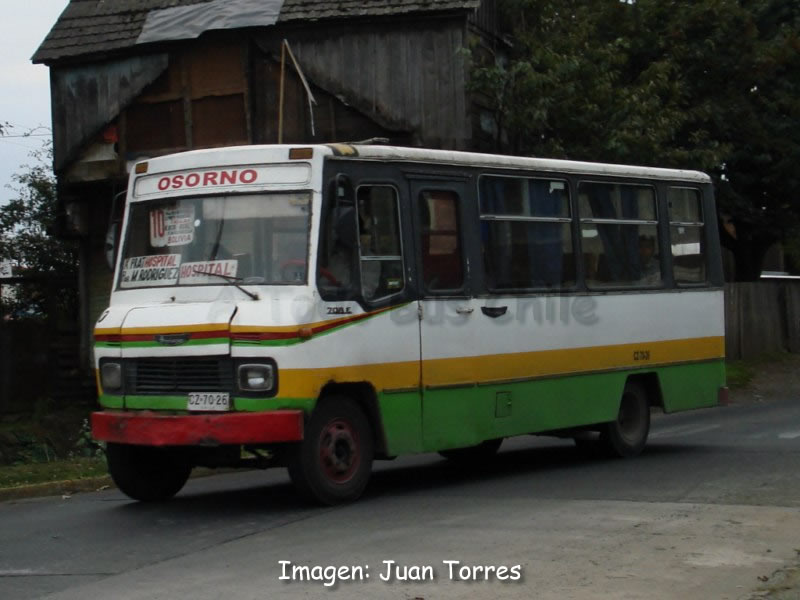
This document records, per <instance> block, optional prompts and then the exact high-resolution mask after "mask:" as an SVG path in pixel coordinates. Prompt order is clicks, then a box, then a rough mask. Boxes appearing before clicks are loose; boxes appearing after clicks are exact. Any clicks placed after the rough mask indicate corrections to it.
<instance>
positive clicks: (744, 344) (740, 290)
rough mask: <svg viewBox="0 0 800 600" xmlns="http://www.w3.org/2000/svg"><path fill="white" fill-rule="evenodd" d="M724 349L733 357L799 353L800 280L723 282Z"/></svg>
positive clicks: (729, 356)
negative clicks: (724, 283)
mask: <svg viewBox="0 0 800 600" xmlns="http://www.w3.org/2000/svg"><path fill="white" fill-rule="evenodd" d="M725 352H726V355H727V356H728V358H732V359H741V358H753V357H756V356H759V355H762V354H770V353H777V352H800V281H759V282H752V283H729V284H726V285H725Z"/></svg>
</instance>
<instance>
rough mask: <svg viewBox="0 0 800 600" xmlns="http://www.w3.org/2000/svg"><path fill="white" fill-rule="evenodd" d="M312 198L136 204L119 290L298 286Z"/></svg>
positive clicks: (230, 198) (297, 194)
mask: <svg viewBox="0 0 800 600" xmlns="http://www.w3.org/2000/svg"><path fill="white" fill-rule="evenodd" d="M310 228H311V193H310V192H292V193H274V194H263V193H262V194H246V195H227V196H213V197H209V196H192V197H183V198H179V199H169V200H154V201H148V202H137V203H133V204H132V205H131V208H130V217H129V219H128V227H127V232H126V235H125V243H124V246H123V255H122V262H121V263H120V273H119V280H118V287H119V288H121V289H131V288H145V287H164V286H178V285H181V286H183V285H234V284H236V285H238V284H241V283H246V284H268V285H280V284H283V285H303V284H305V283H306V282H307V270H308V269H307V265H308V254H309V250H308V248H309V231H310Z"/></svg>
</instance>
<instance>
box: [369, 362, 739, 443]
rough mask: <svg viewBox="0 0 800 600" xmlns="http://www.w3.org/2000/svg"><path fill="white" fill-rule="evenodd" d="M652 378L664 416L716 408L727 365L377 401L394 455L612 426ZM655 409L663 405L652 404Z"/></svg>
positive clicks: (460, 389)
mask: <svg viewBox="0 0 800 600" xmlns="http://www.w3.org/2000/svg"><path fill="white" fill-rule="evenodd" d="M648 374H654V375H655V376H656V377H657V378H658V381H659V384H660V387H661V394H662V397H663V401H664V409H665V412H678V411H682V410H689V409H695V408H704V407H710V406H716V404H717V402H718V390H719V388H720V387H721V386H723V385H725V365H724V362H723V361H721V360H720V361H709V362H706V363H697V364H688V365H676V366H669V367H660V368H654V369H647V370H624V371H613V372H608V373H597V374H589V375H576V376H567V377H553V378H546V379H537V380H532V381H526V382H512V383H505V384H504V383H498V384H491V385H479V386H465V387H458V388H449V389H440V390H425V392H424V396H423V398H422V399H420V395H419V394H418V393H416V392H413V391H411V392H408V393H400V394H395V393H392V394H384V393H381V394H379V396H378V402H379V405H380V413H381V418H382V426H383V430H384V432H385V435H386V441H387V451H388V453H389V454H390V455H399V454H404V453H413V452H433V451H437V450H442V449H447V448H460V447H466V446H473V445H475V444H479V443H481V442H482V441H484V440H490V439H494V438H499V437H510V436H515V435H522V434H528V433H543V432H548V431H553V430H558V429H565V428H571V427H578V426H581V425H591V424H595V423H603V422H608V421H611V420H613V419H615V418H616V416H617V411H618V409H619V401H620V398H621V396H622V390H623V388H624V387H625V382H626V381H627V379H628V377H630V376H637V375H639V376H641V375H648ZM653 401H654V402H655V401H657V399H653Z"/></svg>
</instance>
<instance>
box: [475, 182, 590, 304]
mask: <svg viewBox="0 0 800 600" xmlns="http://www.w3.org/2000/svg"><path fill="white" fill-rule="evenodd" d="M479 189H480V195H481V198H480V205H481V214H482V217H483V221H482V223H481V234H482V243H483V244H482V245H483V252H484V264H485V266H486V274H487V280H488V284H489V287H490V288H491V289H526V288H543V287H560V286H564V285H572V284H573V283H574V276H572V275H567V273H566V272H565V266H566V265H567V264H568V265H569V266H570V267H571V269H570V272H571V273H574V267H573V263H574V255H573V253H572V232H571V228H570V225H569V223H568V222H566V223H565V222H563V219H569V216H570V210H569V195H568V191H567V187H566V183H565V182H563V181H550V180H544V179H534V178H527V177H518V178H515V177H492V176H484V177H482V178H481V180H480V186H479ZM550 219H552V221H550ZM565 253H568V254H569V257H565V256H564V255H565Z"/></svg>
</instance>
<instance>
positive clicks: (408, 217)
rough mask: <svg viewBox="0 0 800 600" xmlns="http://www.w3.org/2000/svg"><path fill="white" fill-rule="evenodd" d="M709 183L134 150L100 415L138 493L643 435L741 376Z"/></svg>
mask: <svg viewBox="0 0 800 600" xmlns="http://www.w3.org/2000/svg"><path fill="white" fill-rule="evenodd" d="M722 286H723V275H722V268H721V260H720V250H719V239H718V232H717V219H716V216H715V207H714V198H713V191H712V186H711V181H710V179H709V177H708V176H707V175H704V174H702V173H699V172H695V171H680V170H668V169H657V168H646V167H630V166H620V165H611V164H594V163H582V162H570V161H561V160H545V159H535V158H515V157H506V156H493V155H483V154H471V153H461V152H448V151H436V150H423V149H411V148H398V147H386V146H369V145H364V146H356V145H318V146H302V147H301V146H246V147H235V148H224V149H213V150H200V151H192V152H187V153H182V154H175V155H172V156H165V157H161V158H155V159H151V160H148V161H146V162H140V163H138V164H137V165H136V167H135V170H134V172H133V173H132V175H131V178H130V185H129V189H128V195H127V204H126V211H125V216H124V222H123V233H122V241H121V248H120V252H119V256H118V258H117V262H116V273H115V278H114V286H113V291H112V294H111V303H110V306H109V308H108V309H107V310H106V311H105V312H104V313H103V315H102V316H101V317H100V319H99V321H98V323H97V326H96V329H95V356H96V364H97V371H98V386H99V399H100V404H101V405H102V408H103V410H102V411H98V412H96V413H94V414H93V416H92V426H93V432H94V436H95V437H96V438H97V439H98V440H103V441H105V442H107V456H108V465H109V470H110V473H111V475H112V477H113V479H114V481H115V482H116V483H117V485H118V486H119V488H120V489H121V490H122V491H123V492H125V493H126V494H128V495H129V496H131V497H133V498H136V499H139V500H159V499H165V498H168V497H170V496H172V495H174V494H175V493H177V492H178V491H179V490H180V489H181V487H182V486H183V484H184V483H185V481H186V479H187V477H188V476H189V473H190V471H191V469H192V468H193V467H194V466H198V465H204V466H212V467H213V466H259V467H266V466H273V465H278V466H286V467H288V469H289V473H290V475H291V478H292V480H293V481H294V482H295V484H296V485H297V487H298V488H299V489H300V490H301V491H302V492H304V493H305V494H306V495H308V496H310V497H312V498H314V499H316V500H318V501H320V502H323V503H329V504H333V503H337V502H343V501H349V500H353V499H355V498H357V497H358V496H359V495H360V494H361V493H362V492H363V490H364V489H365V486H366V485H367V482H368V479H369V475H370V471H371V467H372V462H373V460H374V459H381V458H391V457H394V456H397V455H400V454H406V453H420V452H440V453H442V454H443V455H444V456H446V457H447V458H449V459H452V460H461V461H466V462H468V461H477V460H481V459H485V458H486V457H488V456H490V455H491V454H493V453H494V452H495V451H496V450H497V449H498V447H499V446H500V443H501V442H502V440H503V439H504V438H506V437H510V436H517V435H525V434H548V435H549V434H552V435H557V436H562V437H564V436H569V437H574V438H575V439H576V441H577V442H579V443H580V444H581V445H585V446H587V447H592V448H595V449H597V450H598V451H605V452H611V453H613V454H616V455H618V456H625V457H627V456H634V455H636V454H638V453H640V452H641V451H642V449H643V447H644V445H645V442H646V440H647V437H648V431H649V425H650V413H651V409H652V408H653V407H658V408H660V409H662V410H663V411H664V412H667V413H671V412H675V411H682V410H687V409H693V408H699V407H708V406H713V405H716V404H717V403H718V401H719V398H720V395H721V394H724V392H725V388H724V385H725V373H724V318H723V312H724V311H723V291H722Z"/></svg>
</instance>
